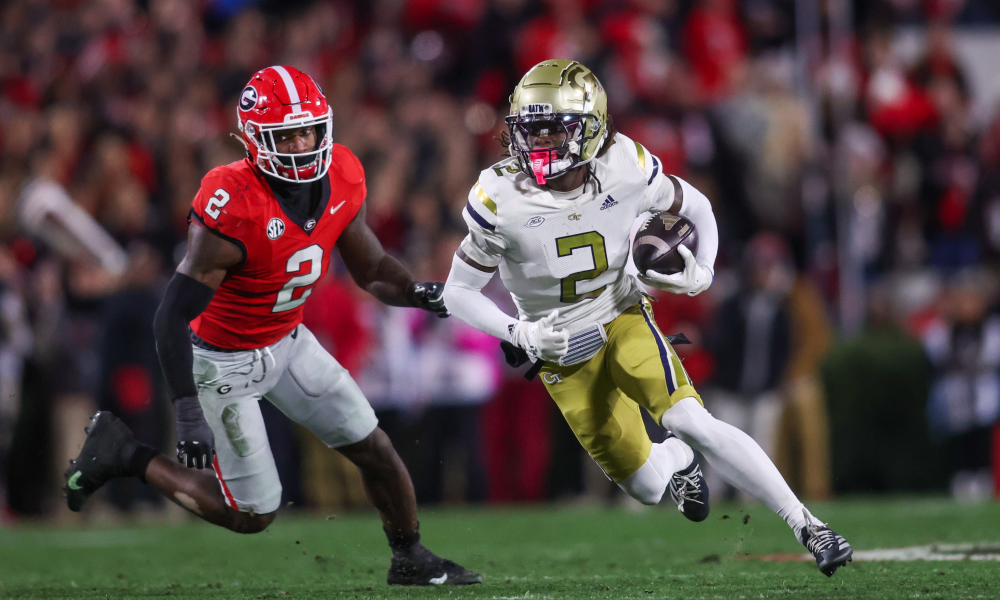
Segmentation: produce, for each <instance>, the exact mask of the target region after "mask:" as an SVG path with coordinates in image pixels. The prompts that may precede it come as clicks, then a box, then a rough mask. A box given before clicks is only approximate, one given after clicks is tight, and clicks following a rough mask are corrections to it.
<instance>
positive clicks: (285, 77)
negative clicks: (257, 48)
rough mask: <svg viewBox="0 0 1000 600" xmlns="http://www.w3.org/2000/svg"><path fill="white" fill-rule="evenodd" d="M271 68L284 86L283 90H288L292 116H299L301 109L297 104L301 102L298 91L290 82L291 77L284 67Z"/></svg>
mask: <svg viewBox="0 0 1000 600" xmlns="http://www.w3.org/2000/svg"><path fill="white" fill-rule="evenodd" d="M271 68H272V69H274V70H275V71H276V72H277V73H278V75H280V76H281V81H282V82H283V83H284V84H285V89H286V90H288V100H289V101H290V102H291V103H292V114H296V115H297V114H299V113H300V112H302V107H301V106H299V103H300V102H302V101H301V100H300V99H299V91H298V90H297V89H295V82H294V81H292V76H291V75H289V73H288V71H287V70H286V69H285V67H282V66H274V67H271Z"/></svg>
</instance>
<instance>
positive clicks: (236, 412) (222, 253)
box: [64, 66, 482, 585]
mask: <svg viewBox="0 0 1000 600" xmlns="http://www.w3.org/2000/svg"><path fill="white" fill-rule="evenodd" d="M237 115H238V117H239V128H240V131H241V132H242V134H243V136H242V141H243V143H244V145H245V146H246V149H247V158H246V159H245V160H242V161H240V162H236V163H233V164H230V165H225V166H221V167H217V168H215V169H213V170H212V171H210V172H209V173H208V175H206V176H205V178H204V179H203V180H202V183H201V189H200V190H199V191H198V194H197V196H195V199H194V202H193V205H192V207H191V216H190V225H189V228H188V247H187V254H186V255H185V257H184V259H183V260H182V261H181V263H180V265H178V267H177V272H176V273H175V274H174V277H173V279H171V281H170V284H169V286H168V287H167V291H166V294H165V295H164V298H163V301H162V303H161V304H160V309H159V310H158V311H157V314H156V319H155V322H154V330H155V334H156V346H157V351H158V353H159V355H160V363H161V365H162V367H163V371H164V375H165V376H166V380H167V385H168V387H169V389H170V393H171V399H172V400H173V403H174V408H175V411H176V415H177V439H178V442H177V459H178V461H179V462H180V463H182V464H177V462H174V461H172V460H169V459H168V458H166V457H165V456H163V455H161V454H160V453H159V452H158V451H156V450H155V449H153V448H150V447H148V446H145V445H142V444H140V443H139V442H137V441H136V440H135V439H134V438H133V437H132V435H131V432H129V430H128V429H127V428H126V427H125V425H124V424H123V423H122V422H121V421H119V420H118V419H117V418H115V417H114V416H113V415H112V414H111V413H108V412H99V413H97V415H95V416H94V418H93V419H92V420H91V425H90V427H89V428H88V430H87V431H88V434H87V440H86V442H85V443H84V445H83V448H82V450H81V452H80V455H79V456H78V457H77V458H76V460H75V461H71V464H70V468H69V470H67V471H66V477H67V482H66V486H65V487H64V490H65V491H66V497H67V501H68V503H69V507H70V508H71V509H72V510H75V511H79V510H80V509H81V508H82V506H83V503H84V502H85V501H86V500H87V498H88V497H89V496H90V495H91V494H93V493H94V492H95V491H96V490H97V489H98V488H99V487H100V486H101V485H103V484H104V482H105V481H107V480H108V479H111V478H114V477H122V476H135V477H138V478H140V479H141V480H143V481H145V482H147V483H150V484H152V485H154V486H155V487H156V488H157V489H159V490H160V491H161V492H162V493H163V494H164V495H166V496H167V497H168V498H170V499H171V500H172V501H174V502H176V503H177V504H179V505H180V506H182V507H184V508H185V509H187V510H189V511H190V512H192V513H194V514H196V515H198V516H199V517H201V518H203V519H205V520H206V521H208V522H210V523H214V524H216V525H220V526H222V527H226V528H227V529H230V530H232V531H236V532H240V533H256V532H260V531H263V530H264V529H265V528H267V526H268V525H270V523H271V522H272V521H273V520H274V518H275V515H276V511H277V509H278V506H279V504H280V501H281V483H280V482H279V480H278V472H277V469H276V468H275V463H274V458H273V456H272V454H271V448H270V446H269V444H268V439H267V432H266V431H265V429H264V421H263V418H262V417H261V412H260V407H259V405H258V401H259V400H260V399H261V398H267V399H268V400H269V401H270V402H271V403H273V404H274V405H275V406H277V407H278V408H279V409H280V410H281V411H282V412H284V413H285V414H286V415H287V416H288V417H289V418H291V419H292V420H293V421H296V422H297V423H300V424H301V425H303V426H304V427H306V428H307V429H309V430H310V431H312V432H313V433H314V434H315V435H316V436H317V437H319V438H320V439H321V440H322V441H323V442H324V443H325V444H326V445H327V446H329V447H331V448H336V449H337V450H338V451H339V452H341V453H342V454H343V455H344V456H346V457H347V458H348V459H350V460H351V461H352V462H353V463H354V464H355V465H357V466H358V468H359V469H360V471H361V475H362V478H363V480H364V484H365V489H366V491H367V493H368V497H369V498H370V499H371V501H372V503H373V504H374V505H375V507H376V508H377V509H378V510H379V512H380V514H381V516H382V523H383V528H384V529H385V533H386V535H387V536H388V538H389V545H390V547H391V548H392V563H391V566H390V569H389V576H388V582H389V583H390V584H400V585H428V584H442V583H446V584H467V583H479V582H481V581H482V577H481V576H480V575H479V574H477V573H473V572H471V571H468V570H466V569H465V568H463V567H461V566H459V565H457V564H455V563H453V562H451V561H448V560H444V559H441V558H439V557H437V556H435V555H434V554H432V553H431V552H430V551H429V550H427V549H426V548H424V547H423V546H422V545H421V544H420V533H419V524H418V522H417V514H416V499H415V496H414V492H413V484H412V483H411V481H410V476H409V474H408V473H407V471H406V467H405V466H404V465H403V463H402V461H401V460H400V459H399V456H398V455H397V454H396V451H395V450H394V449H393V447H392V444H391V442H390V441H389V438H388V437H387V436H386V435H385V433H384V432H383V431H382V430H381V429H379V428H378V426H377V425H378V422H377V420H376V418H375V413H374V412H373V411H372V408H371V406H370V405H369V404H368V401H367V400H366V399H365V397H364V395H363V394H362V392H361V390H360V389H359V388H358V386H357V384H356V383H355V382H354V380H353V379H352V378H351V376H350V374H349V373H348V372H347V371H346V370H345V369H344V368H343V367H342V366H341V365H340V364H339V363H337V361H336V360H334V358H333V357H332V356H330V354H329V353H327V352H326V351H325V350H324V349H323V348H322V346H320V344H319V343H318V342H317V341H316V338H315V337H314V336H313V334H312V333H311V332H310V331H309V330H308V329H307V328H306V327H305V326H304V325H302V324H301V322H302V305H303V304H304V303H305V301H306V299H307V298H308V297H309V294H310V292H311V291H312V287H313V286H314V285H315V284H316V282H317V281H319V280H320V278H322V277H323V275H324V274H325V273H326V270H327V268H328V266H329V263H330V257H331V254H332V252H333V249H334V246H336V248H337V250H339V252H340V256H341V258H342V260H343V261H344V264H345V265H346V266H347V269H348V271H350V273H351V275H352V277H353V278H354V280H355V281H356V282H357V283H358V285H360V286H361V287H362V288H364V289H365V290H367V291H368V292H370V293H371V294H372V295H374V296H375V297H376V298H378V299H379V300H381V301H382V302H385V303H386V304H390V305H394V306H416V307H419V308H423V309H425V310H428V311H431V312H435V313H437V314H438V316H441V317H446V316H448V312H447V309H446V308H445V306H444V302H443V300H442V291H443V284H442V283H440V282H427V283H419V282H415V281H414V280H413V277H412V276H411V275H410V273H409V271H407V270H406V268H405V267H403V265H401V264H400V263H399V261H397V260H396V259H395V258H393V257H391V256H389V255H388V254H386V253H385V251H384V250H383V249H382V246H381V244H380V243H379V241H378V239H377V238H376V237H375V235H374V234H373V233H372V231H371V230H370V229H369V228H368V226H367V225H366V224H365V205H364V200H365V194H366V188H365V176H364V170H363V169H362V167H361V163H360V162H359V161H358V159H357V158H356V157H355V156H354V155H353V154H352V153H351V151H350V150H348V149H347V148H345V147H343V146H340V145H338V144H334V143H333V142H332V140H331V126H332V112H331V109H330V107H329V106H328V104H327V101H326V98H325V97H324V96H323V93H322V91H321V90H320V88H319V86H317V85H316V83H315V82H314V81H313V80H312V79H311V78H310V77H309V76H308V75H305V74H304V73H302V72H300V71H298V70H297V69H295V68H293V67H282V66H275V67H269V68H267V69H263V70H261V71H259V72H257V73H256V74H254V76H253V77H252V78H251V80H250V82H249V83H248V84H247V86H246V87H245V88H244V90H243V92H242V94H241V96H240V100H239V106H238V108H237ZM201 469H206V470H205V471H203V470H201ZM209 469H210V470H209ZM213 470H214V472H213Z"/></svg>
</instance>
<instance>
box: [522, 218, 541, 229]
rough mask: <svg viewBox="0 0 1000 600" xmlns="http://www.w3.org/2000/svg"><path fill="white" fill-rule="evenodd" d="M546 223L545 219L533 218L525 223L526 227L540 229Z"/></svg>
mask: <svg viewBox="0 0 1000 600" xmlns="http://www.w3.org/2000/svg"><path fill="white" fill-rule="evenodd" d="M544 222H545V217H531V218H530V219H528V222H527V223H525V224H524V225H525V227H538V226H539V225H541V224H542V223H544Z"/></svg>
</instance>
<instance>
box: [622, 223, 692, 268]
mask: <svg viewBox="0 0 1000 600" xmlns="http://www.w3.org/2000/svg"><path fill="white" fill-rule="evenodd" d="M681 244H683V245H684V246H686V247H687V249H688V250H690V251H691V252H692V253H693V254H697V252H698V232H697V231H695V228H694V223H692V222H691V221H690V219H688V218H687V217H682V216H681V215H675V214H671V213H669V212H660V213H653V214H652V215H650V216H649V218H648V219H646V221H645V222H644V223H643V224H642V227H640V228H639V230H638V231H636V232H635V241H634V242H632V262H634V263H635V266H636V268H637V269H639V272H640V273H645V272H646V271H649V270H653V271H656V272H657V273H663V274H664V275H673V274H674V273H680V272H681V271H683V270H684V257H683V256H681V254H680V253H679V252H677V247H678V246H680V245H681Z"/></svg>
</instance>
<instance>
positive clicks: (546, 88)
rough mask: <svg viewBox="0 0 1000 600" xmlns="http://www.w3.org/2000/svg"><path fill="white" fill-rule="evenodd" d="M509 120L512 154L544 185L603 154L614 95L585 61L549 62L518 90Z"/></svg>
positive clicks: (533, 71) (533, 70)
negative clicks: (547, 181)
mask: <svg viewBox="0 0 1000 600" xmlns="http://www.w3.org/2000/svg"><path fill="white" fill-rule="evenodd" d="M506 122H507V127H508V128H509V129H510V153H511V155H512V156H516V157H517V159H518V161H519V162H520V164H521V169H522V170H523V171H524V172H525V173H531V174H533V175H534V176H535V180H536V181H537V182H538V184H539V185H544V184H545V181H546V179H553V178H555V177H559V176H560V175H562V174H564V173H566V172H567V171H569V170H570V169H572V168H574V167H577V166H579V165H583V164H587V163H588V162H590V161H591V160H593V158H594V157H595V156H597V152H598V151H599V150H600V149H601V145H602V144H603V143H604V138H605V137H606V136H607V134H608V96H607V94H606V93H605V92H604V86H602V85H601V82H600V81H598V80H597V76H596V75H594V72H593V71H591V70H590V69H588V68H587V67H585V66H583V65H582V64H580V63H578V62H576V61H573V60H562V59H553V60H546V61H543V62H540V63H538V64H537V65H535V66H534V67H532V68H531V69H530V70H529V71H528V72H527V73H525V74H524V77H522V78H521V82H520V83H518V84H517V87H516V88H514V93H513V94H511V96H510V116H508V117H507V119H506Z"/></svg>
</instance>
